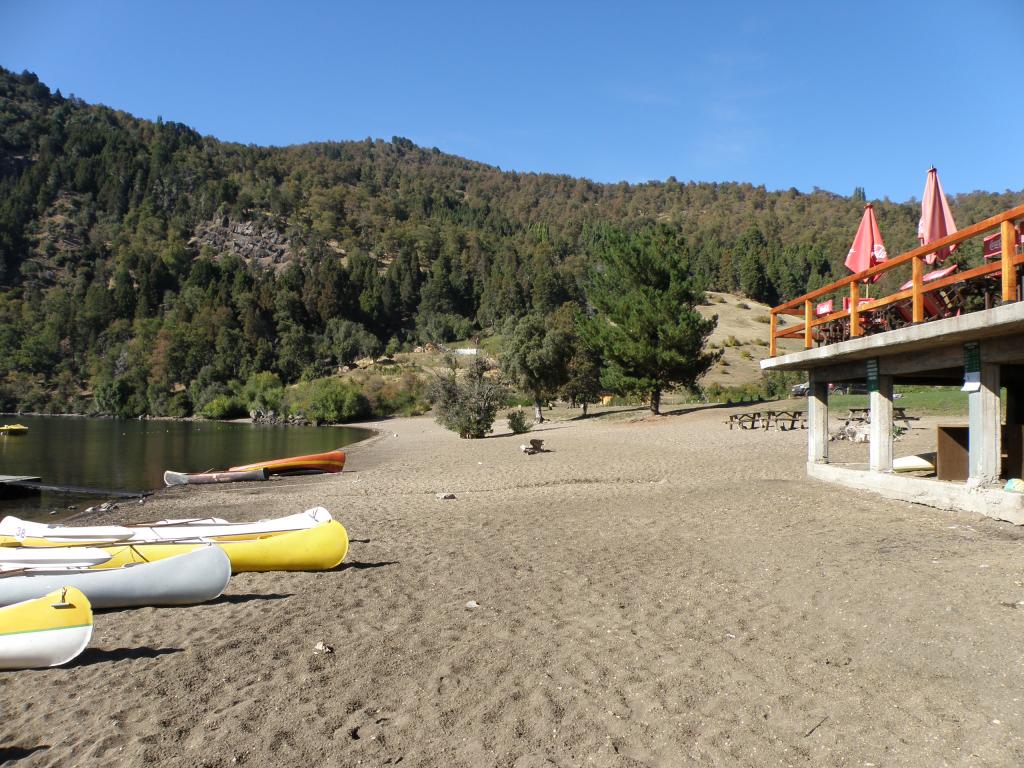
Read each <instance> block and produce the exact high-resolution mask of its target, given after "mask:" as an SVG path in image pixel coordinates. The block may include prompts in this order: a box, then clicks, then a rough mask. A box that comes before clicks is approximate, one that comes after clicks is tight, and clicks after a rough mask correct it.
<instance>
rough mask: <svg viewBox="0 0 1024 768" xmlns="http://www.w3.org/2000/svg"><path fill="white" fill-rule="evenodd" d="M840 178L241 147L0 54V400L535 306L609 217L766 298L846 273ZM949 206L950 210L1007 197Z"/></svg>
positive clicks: (373, 147)
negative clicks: (129, 110)
mask: <svg viewBox="0 0 1024 768" xmlns="http://www.w3.org/2000/svg"><path fill="white" fill-rule="evenodd" d="M837 162H841V160H838V161H837ZM925 170H926V169H924V168H922V169H921V179H922V185H923V180H924V175H925V173H924V172H925ZM865 184H866V185H870V179H865ZM853 192H854V193H853V195H852V196H850V197H843V196H839V195H836V194H832V193H829V192H825V191H820V190H815V191H814V192H813V193H810V194H805V193H801V192H798V191H797V190H795V189H790V190H788V191H777V192H769V191H767V190H765V189H764V188H763V187H755V186H752V185H749V184H739V183H736V184H733V183H729V184H708V183H680V182H677V181H675V180H674V179H672V178H670V179H668V180H667V181H665V182H650V183H646V184H632V185H631V184H625V183H622V184H598V183H594V182H591V181H588V180H585V179H573V178H569V177H567V176H555V175H547V174H532V173H510V172H504V171H501V170H500V169H498V168H495V167H491V166H488V165H484V164H481V163H475V162H472V161H469V160H464V159H462V158H459V157H455V156H452V155H446V154H444V153H442V152H440V151H439V150H437V149H425V148H421V147H417V146H415V145H414V144H413V143H412V142H410V141H408V140H407V139H402V138H397V137H396V138H394V139H392V140H391V141H390V142H385V141H381V140H370V139H366V140H364V141H354V142H337V143H335V142H331V143H320V144H307V145H301V146H293V147H285V148H262V147H255V146H242V145H238V144H231V143H226V142H221V141H218V140H216V139H214V138H210V137H204V136H201V135H200V134H198V133H197V132H196V131H194V130H192V129H191V128H188V127H187V126H184V125H181V124H179V123H173V122H163V121H161V120H157V121H156V122H150V121H146V120H139V119H137V118H134V117H132V116H131V115H128V114H125V113H123V112H118V111H116V110H114V109H110V108H107V107H103V106H95V105H89V104H86V103H84V102H82V101H81V100H79V99H75V98H64V97H62V96H61V94H60V92H59V91H57V92H51V91H50V89H49V88H48V87H47V86H46V85H44V84H42V83H40V82H39V81H38V79H37V78H36V77H35V76H34V75H32V74H30V73H23V74H21V75H16V74H13V73H11V72H8V71H6V70H3V69H0V408H8V409H9V408H13V407H19V408H37V409H51V410H54V409H55V410H60V409H62V408H70V407H73V406H74V407H80V406H81V403H82V397H87V398H88V397H92V396H94V395H95V396H96V397H97V398H98V399H106V400H110V398H113V399H114V400H115V401H116V404H117V408H116V410H118V411H119V412H128V413H130V412H147V411H148V412H150V413H164V412H174V413H178V412H181V411H182V410H185V411H188V410H191V408H192V407H198V405H199V403H200V402H201V400H202V399H203V398H204V397H207V396H209V394H210V393H213V392H216V391H218V390H219V389H222V388H223V387H225V386H226V385H227V384H228V383H229V382H230V381H232V380H235V379H241V380H245V378H246V377H248V376H249V375H250V374H252V373H256V372H260V371H270V372H273V373H276V374H277V375H278V376H280V377H281V378H282V379H283V380H284V381H294V380H297V379H298V378H300V377H306V378H309V377H313V376H317V375H322V374H324V373H328V372H330V371H331V370H333V369H334V368H335V367H337V366H338V365H339V364H343V363H345V362H347V361H348V360H350V359H351V358H352V357H353V356H354V355H357V354H361V353H364V352H375V351H380V350H381V349H383V348H384V347H385V346H386V345H389V344H390V346H391V347H392V348H396V347H398V346H400V345H403V344H408V343H414V342H416V341H445V340H449V339H452V338H456V337H465V336H468V335H470V334H471V333H473V332H475V331H478V330H487V329H490V328H494V327H496V326H498V325H500V324H501V323H502V322H503V321H505V320H506V319H507V318H513V317H517V316H521V315H523V314H525V313H528V312H540V313H552V312H554V311H555V310H556V309H558V308H559V307H560V306H562V305H564V304H565V303H566V302H577V303H583V302H585V296H584V293H583V287H584V280H583V278H584V276H585V273H586V269H587V266H588V263H589V254H590V253H592V252H593V250H594V249H595V246H596V245H598V244H599V243H600V242H601V241H602V240H603V239H605V238H607V236H608V234H609V230H610V229H613V228H617V229H625V230H627V231H629V232H632V233H637V234H638V236H643V237H648V238H654V239H655V240H656V242H657V243H658V244H659V247H664V248H673V249H678V250H680V251H682V252H683V253H684V254H685V255H686V258H687V260H688V263H689V265H690V269H691V270H692V273H693V275H694V277H695V279H696V280H697V281H699V283H700V284H701V285H703V286H704V287H706V288H708V289H717V290H723V291H734V292H740V293H743V294H746V295H749V296H751V297H752V298H756V299H759V300H764V301H768V302H773V301H775V300H776V299H779V298H787V297H791V296H793V295H797V294H799V293H801V292H803V291H804V290H805V289H807V288H813V287H817V286H819V285H821V284H823V283H825V282H827V281H829V280H830V279H832V278H833V277H834V276H838V275H841V274H843V273H844V269H843V267H842V262H843V259H844V258H845V256H846V252H847V250H848V248H849V245H850V242H851V240H852V238H853V234H854V232H855V230H856V227H857V223H858V221H859V218H860V215H861V210H862V206H863V203H864V197H863V193H861V192H859V191H856V190H855V191H853ZM951 202H952V204H953V209H954V214H955V216H956V219H957V222H958V223H959V224H960V225H961V226H964V225H966V224H969V223H971V222H974V221H977V220H980V219H982V218H985V217H987V216H990V215H992V214H994V213H996V212H999V211H1001V210H1004V209H1006V208H1009V207H1011V206H1013V205H1016V204H1019V203H1021V202H1024V193H1004V194H991V193H984V192H975V193H971V194H968V195H959V196H957V197H955V198H954V199H953V200H952V201H951ZM875 203H876V212H877V214H878V218H879V224H880V226H881V229H882V233H883V235H884V237H885V238H886V243H887V245H888V247H889V251H890V253H897V252H899V251H901V250H904V249H906V248H909V247H911V246H913V245H914V244H915V243H916V241H915V231H916V224H917V219H918V216H919V208H918V206H917V205H915V204H913V203H892V202H889V201H887V200H883V201H875ZM183 388H184V389H185V390H186V392H187V394H182V391H183ZM101 394H102V398H101V397H100V395H101ZM129 401H130V403H129ZM172 401H173V402H172Z"/></svg>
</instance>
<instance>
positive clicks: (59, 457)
mask: <svg viewBox="0 0 1024 768" xmlns="http://www.w3.org/2000/svg"><path fill="white" fill-rule="evenodd" d="M0 423H8V424H24V425H25V426H26V427H28V432H27V433H25V434H23V435H20V436H18V437H0V475H34V476H38V477H40V478H42V481H43V483H45V484H51V485H75V486H84V487H86V488H96V489H104V490H117V491H148V490H153V489H155V488H161V487H163V473H164V470H166V469H173V470H177V471H179V472H202V471H204V470H208V469H227V468H228V467H229V466H237V465H240V464H247V463H250V462H253V461H261V460H264V459H271V458H280V457H285V456H300V455H302V454H307V453H320V452H321V451H328V450H332V449H334V448H340V447H342V446H345V445H349V444H351V443H355V442H358V441H359V440H363V439H365V438H367V437H369V436H370V435H371V434H372V432H370V431H369V430H365V429H356V428H353V427H274V426H264V425H254V424H229V423H223V422H211V421H138V420H128V419H86V418H77V417H64V416H0ZM104 500H105V499H104V498H103V497H102V496H91V495H90V496H83V495H81V494H64V493H51V492H44V493H42V494H40V495H38V496H29V497H25V498H19V499H0V515H3V514H17V515H18V516H21V517H33V518H37V519H39V518H43V517H46V518H47V519H57V518H58V517H63V516H66V515H67V514H72V513H74V512H75V511H76V510H81V509H84V508H85V507H87V506H90V505H93V504H99V503H100V502H102V501H104ZM69 506H74V507H75V508H76V510H69V509H68V507H69ZM54 510H56V511H57V513H58V514H57V515H52V514H51V513H52V512H53V511H54Z"/></svg>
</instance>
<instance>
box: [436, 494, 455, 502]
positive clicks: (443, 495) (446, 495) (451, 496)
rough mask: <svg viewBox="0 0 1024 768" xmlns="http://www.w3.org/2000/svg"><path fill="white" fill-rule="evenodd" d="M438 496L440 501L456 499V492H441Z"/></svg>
mask: <svg viewBox="0 0 1024 768" xmlns="http://www.w3.org/2000/svg"><path fill="white" fill-rule="evenodd" d="M437 498H438V500H439V501H445V500H447V499H454V498H455V494H454V493H439V494H437Z"/></svg>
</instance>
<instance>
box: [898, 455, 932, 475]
mask: <svg viewBox="0 0 1024 768" xmlns="http://www.w3.org/2000/svg"><path fill="white" fill-rule="evenodd" d="M892 471H893V472H934V471H935V454H934V453H921V454H918V455H917V456H901V457H900V458H898V459H893V462H892Z"/></svg>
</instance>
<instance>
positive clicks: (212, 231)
mask: <svg viewBox="0 0 1024 768" xmlns="http://www.w3.org/2000/svg"><path fill="white" fill-rule="evenodd" d="M189 245H190V246H191V247H193V248H195V249H196V251H199V250H201V249H202V248H203V246H207V247H208V248H210V249H211V250H212V251H213V253H214V256H215V258H223V257H224V256H225V255H227V254H229V253H230V254H234V255H236V256H238V257H239V258H240V259H242V260H243V261H244V262H245V263H246V264H248V265H250V266H254V267H260V268H263V269H273V270H279V269H282V268H283V267H284V266H285V265H286V264H287V263H288V262H289V261H290V260H291V259H292V257H293V251H292V247H291V244H290V243H289V242H288V238H287V237H286V236H285V235H284V233H283V232H281V231H280V230H279V229H278V228H277V227H275V226H273V225H272V224H270V223H269V222H262V221H232V220H231V219H229V218H227V217H224V218H218V219H214V220H212V221H207V222H204V223H202V224H199V225H198V226H197V227H196V228H195V234H194V236H193V237H192V239H191V240H189Z"/></svg>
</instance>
